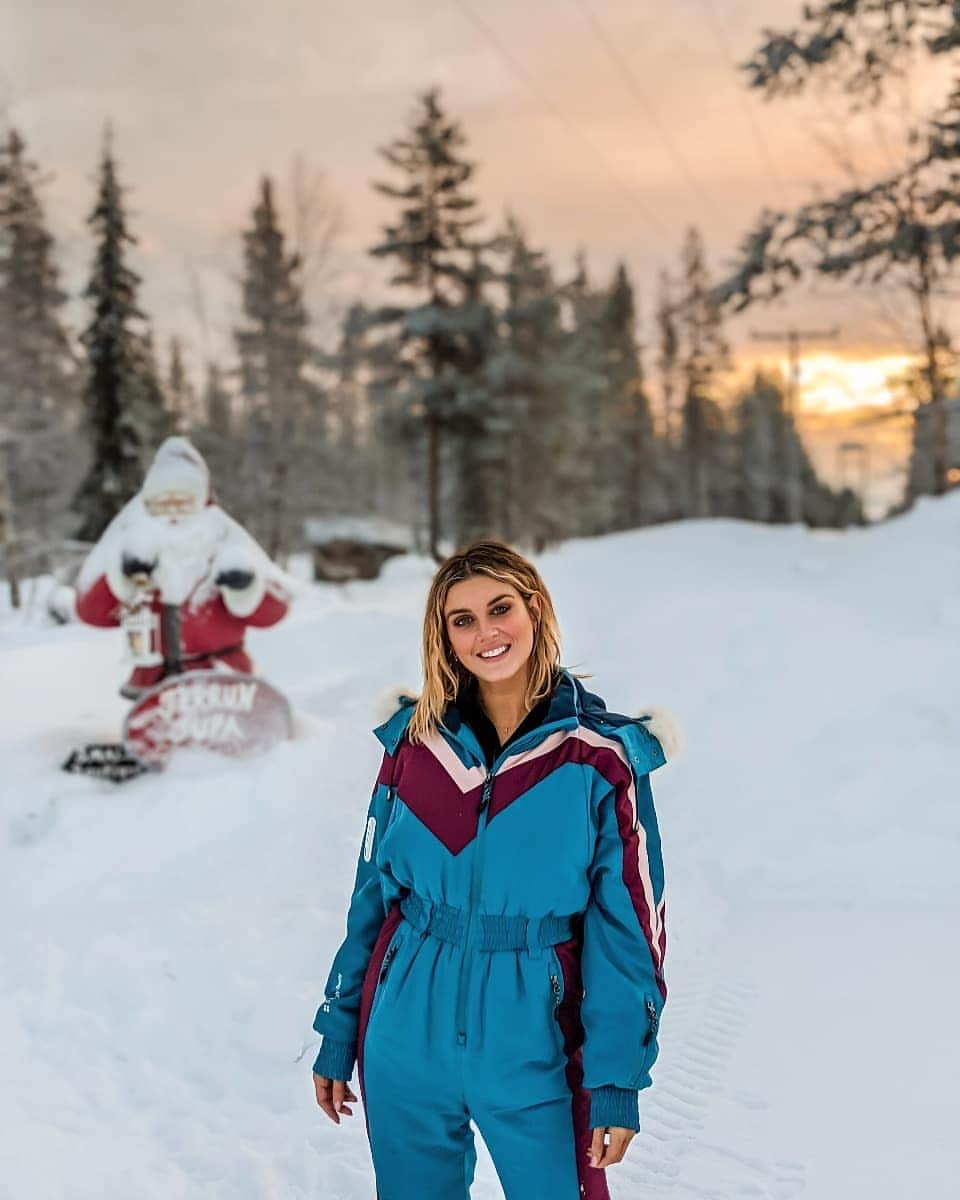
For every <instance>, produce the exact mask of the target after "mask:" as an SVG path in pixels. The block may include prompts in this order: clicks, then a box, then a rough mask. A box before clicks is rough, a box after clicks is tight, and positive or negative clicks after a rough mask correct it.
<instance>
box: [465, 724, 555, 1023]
mask: <svg viewBox="0 0 960 1200" xmlns="http://www.w3.org/2000/svg"><path fill="white" fill-rule="evenodd" d="M576 723H577V718H576V717H564V718H563V719H562V720H560V721H551V722H549V724H547V725H539V726H538V727H537V728H536V729H531V730H530V731H529V732H528V733H525V734H524V735H523V737H519V738H517V740H516V741H515V742H511V743H510V744H509V745H508V746H506V747H505V748H504V750H503V752H502V753H501V754H498V755H497V757H496V758H495V759H494V760H493V764H492V765H491V766H490V767H489V768H488V769H487V775H486V778H485V779H484V781H483V787H482V788H481V791H480V802H479V804H478V805H477V836H476V839H475V845H474V847H473V858H472V859H471V862H470V905H469V908H468V909H467V928H466V931H465V932H464V937H463V958H462V959H461V960H460V981H459V984H458V986H457V1025H456V1029H457V1044H458V1045H460V1046H465V1045H466V1044H467V1030H466V1023H467V971H468V968H469V965H470V961H471V951H472V949H473V947H472V945H471V934H472V932H473V914H474V911H475V910H476V907H477V903H478V901H479V898H480V897H479V891H480V874H481V867H482V865H483V835H484V832H485V830H486V828H487V820H488V818H489V816H490V795H491V793H492V791H493V777H494V775H495V774H496V773H497V769H498V768H499V767H500V765H501V764H502V763H503V762H505V761H506V760H507V759H508V758H509V757H510V756H511V755H514V754H517V753H518V751H519V750H521V749H526V744H527V743H529V744H530V745H531V746H533V745H537V743H539V742H540V741H542V740H543V738H544V737H545V736H547V735H548V734H551V733H553V732H554V730H555V729H567V728H571V729H572V728H573V726H574V725H576Z"/></svg>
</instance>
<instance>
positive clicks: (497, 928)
mask: <svg viewBox="0 0 960 1200" xmlns="http://www.w3.org/2000/svg"><path fill="white" fill-rule="evenodd" d="M400 911H401V912H402V913H403V916H404V918H405V919H406V920H407V921H408V922H409V923H410V925H411V926H412V927H413V928H414V929H415V930H416V931H417V932H418V933H421V934H424V935H426V934H430V935H431V937H435V938H439V940H440V941H442V942H450V943H452V944H453V945H455V946H458V945H460V944H461V943H462V942H463V940H464V937H465V936H466V931H467V914H466V913H465V912H464V910H463V909H462V908H454V907H452V906H451V905H449V904H440V903H437V904H435V903H432V902H431V901H429V900H425V899H424V898H423V897H422V896H418V895H417V894H416V893H415V892H409V893H408V894H407V895H406V896H404V897H403V899H402V900H401V901H400ZM576 916H577V914H576V913H573V914H571V915H570V916H563V917H558V916H555V915H554V914H553V913H548V914H547V916H545V917H540V918H537V917H521V916H493V915H491V914H489V913H480V914H479V939H478V943H477V949H478V950H489V951H494V950H529V949H533V948H537V949H542V948H544V947H547V946H555V945H556V944H557V943H558V942H565V941H566V940H567V939H568V938H570V937H572V936H573V932H574V930H573V921H574V918H575V917H576Z"/></svg>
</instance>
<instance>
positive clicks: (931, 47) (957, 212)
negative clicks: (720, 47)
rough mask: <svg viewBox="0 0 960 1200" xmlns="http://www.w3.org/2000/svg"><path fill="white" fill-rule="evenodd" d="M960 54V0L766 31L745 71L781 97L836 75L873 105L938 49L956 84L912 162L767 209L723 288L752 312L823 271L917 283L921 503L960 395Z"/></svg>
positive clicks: (878, 0) (935, 477)
mask: <svg viewBox="0 0 960 1200" xmlns="http://www.w3.org/2000/svg"><path fill="white" fill-rule="evenodd" d="M958 55H960V7H958V6H957V5H956V4H954V3H952V2H951V0H926V2H921V3H915V2H913V0H910V2H907V3H901V2H900V0H847V2H843V3H838V2H835V0H822V2H820V3H816V4H806V5H804V6H803V7H802V9H801V21H800V24H799V27H796V28H791V29H789V30H773V29H765V30H764V31H763V39H762V41H761V43H760V45H759V46H758V47H757V49H756V50H755V52H754V54H753V55H752V57H751V58H750V59H749V60H748V61H747V62H746V63H744V64H743V69H744V71H745V72H746V74H747V77H748V81H749V85H750V86H751V87H754V88H757V89H759V90H761V91H762V92H764V93H765V94H766V95H767V96H771V97H785V96H790V95H794V94H797V93H800V92H802V91H803V90H804V89H806V88H807V87H808V86H810V85H811V84H813V83H815V82H816V83H823V82H827V83H829V84H832V85H834V86H835V87H836V88H837V90H838V91H839V92H840V93H841V94H842V95H843V96H844V97H845V99H846V101H847V102H848V103H849V104H850V105H852V106H853V107H854V108H856V107H858V106H863V105H865V104H871V105H872V104H874V103H876V102H877V100H879V99H880V97H881V96H882V95H883V94H884V92H885V90H886V89H887V88H888V86H889V83H890V80H891V79H895V78H897V77H899V76H900V75H901V74H902V71H903V68H904V67H905V66H906V65H908V64H909V63H910V62H911V60H915V59H916V58H924V59H925V58H926V57H927V56H930V57H931V58H932V59H934V60H936V61H938V63H940V64H943V65H944V66H945V67H946V68H947V71H946V72H944V74H946V75H947V77H948V78H949V79H950V80H951V91H950V94H949V95H948V96H947V97H946V99H945V100H944V101H943V102H942V103H941V105H940V107H939V108H938V109H936V110H934V111H933V112H932V113H931V114H929V119H928V120H927V121H926V123H925V125H924V126H923V127H921V128H917V129H914V130H911V131H910V134H909V136H908V138H907V139H905V145H906V146H907V150H906V152H905V153H904V156H903V158H902V160H901V162H900V163H899V164H894V166H893V168H892V169H891V170H889V171H887V172H886V173H885V174H884V175H882V176H880V177H878V178H875V179H870V180H862V179H860V178H856V177H854V178H852V179H851V181H850V186H848V187H846V188H844V189H841V190H839V191H837V192H835V193H834V194H833V195H828V196H819V197H817V198H816V199H815V200H814V201H812V202H811V203H808V204H805V205H802V206H800V207H799V208H797V209H795V210H793V211H792V212H786V211H778V212H773V211H764V212H763V213H762V214H761V215H760V217H759V219H758V220H757V222H756V223H755V225H754V227H753V229H751V230H750V231H749V233H748V234H747V236H746V237H745V238H744V240H743V242H742V246H741V251H740V260H739V262H738V263H737V264H736V267H735V269H734V271H733V272H732V273H731V275H730V276H729V278H728V279H727V280H726V281H725V282H724V284H723V285H722V286H721V287H720V288H719V289H718V292H717V295H718V298H719V299H720V300H721V301H722V302H723V303H725V304H730V305H731V306H733V307H734V309H735V310H736V311H740V310H741V309H743V308H746V307H747V306H748V305H750V304H753V303H755V302H757V301H765V300H769V299H771V298H773V297H776V296H778V295H780V294H781V293H782V292H783V291H784V290H786V289H787V288H789V287H792V286H794V285H795V284H796V283H797V281H799V280H800V279H801V278H802V277H803V276H804V275H805V274H807V273H808V272H811V271H812V272H814V273H815V274H817V275H820V276H822V277H825V278H827V279H834V280H844V281H850V282H852V283H853V284H854V285H859V286H865V287H868V288H871V289H873V288H876V287H877V285H878V284H882V285H886V286H889V285H891V284H892V285H896V286H899V287H900V288H902V289H903V291H904V292H905V293H906V295H907V296H908V297H909V300H910V309H912V316H913V320H914V326H915V340H916V348H917V350H918V351H919V352H920V353H921V354H922V355H923V383H924V394H923V396H922V407H921V408H919V409H918V412H917V416H918V426H917V430H916V431H915V433H916V435H917V436H915V438H914V465H915V467H916V468H917V469H916V470H912V471H911V475H910V481H909V488H908V493H907V502H908V503H910V502H911V501H912V500H913V498H914V496H915V495H917V494H918V493H917V492H916V491H915V488H916V487H927V488H928V489H929V490H931V491H933V492H935V493H939V492H943V491H944V490H945V489H946V488H947V487H948V486H949V485H950V475H949V469H950V468H949V447H948V428H947V426H948V421H947V406H946V393H947V390H948V386H949V378H948V364H949V362H950V360H951V358H952V356H953V353H954V352H953V348H952V343H951V339H950V337H949V336H948V334H947V324H946V320H947V312H948V300H949V287H950V282H951V279H952V276H953V273H954V269H955V265H956V262H957V258H958V256H960V186H958V183H960V177H958V174H957V170H956V163H957V160H958V158H960V77H958V65H957V59H958ZM921 426H922V427H923V433H922V435H921V433H920V427H921ZM922 455H926V456H927V461H926V462H924V461H922V457H920V456H922Z"/></svg>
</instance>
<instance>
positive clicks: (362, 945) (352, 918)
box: [313, 751, 392, 1080]
mask: <svg viewBox="0 0 960 1200" xmlns="http://www.w3.org/2000/svg"><path fill="white" fill-rule="evenodd" d="M391 767H392V760H391V758H390V755H389V754H388V753H387V752H386V751H384V755H383V762H382V763H381V767H380V772H379V774H378V776H377V782H376V783H375V784H374V788H373V795H372V796H371V798H370V804H369V807H368V809H367V820H366V824H365V826H364V832H363V838H362V841H361V844H360V853H359V855H358V858H357V871H356V877H355V879H354V884H353V893H352V895H351V897H350V907H349V910H348V912H347V932H346V936H345V937H344V939H343V942H342V943H341V945H340V949H339V950H338V951H337V954H336V957H335V958H334V960H333V966H332V967H331V968H330V974H329V977H328V978H327V984H326V987H325V989H324V997H323V1000H322V1001H321V1003H320V1007H319V1008H318V1009H317V1015H316V1017H315V1018H314V1021H313V1028H314V1029H315V1030H316V1031H317V1033H320V1034H322V1035H323V1041H322V1042H321V1044H320V1053H319V1054H318V1055H317V1058H316V1061H315V1062H314V1064H313V1070H314V1072H315V1074H317V1075H326V1076H327V1078H329V1079H343V1080H349V1079H350V1076H351V1075H352V1074H353V1064H354V1061H355V1059H356V1054H357V1026H358V1024H359V1020H360V992H361V988H362V986H363V978H364V975H365V974H366V970H367V965H368V964H369V962H370V955H371V953H372V951H373V946H374V943H375V942H376V940H377V935H378V934H379V932H380V929H381V926H382V925H383V922H384V920H385V918H386V915H387V914H386V910H385V907H384V902H383V892H382V889H381V887H380V872H379V870H378V868H377V855H376V851H377V847H378V846H379V844H380V838H381V836H382V833H383V830H384V829H385V828H386V823H387V810H388V806H389V795H390V788H389V786H388V784H387V783H386V782H385V781H386V780H387V779H389V777H390V771H391Z"/></svg>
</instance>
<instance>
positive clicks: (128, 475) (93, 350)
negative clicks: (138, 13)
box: [76, 132, 169, 541]
mask: <svg viewBox="0 0 960 1200" xmlns="http://www.w3.org/2000/svg"><path fill="white" fill-rule="evenodd" d="M88 224H89V225H90V228H91V229H92V231H93V236H94V241H95V253H94V261H93V269H92V272H91V276H90V282H89V283H88V285H87V288H86V291H85V293H84V295H85V298H86V299H87V300H88V302H89V303H90V306H91V307H92V309H93V315H92V318H91V321H90V324H89V325H88V327H87V329H86V331H85V332H84V334H83V338H82V340H83V344H84V346H85V347H86V351H87V383H86V388H85V391H84V401H85V406H86V411H87V428H88V436H89V441H90V446H91V456H92V465H91V468H90V471H89V473H88V474H87V477H86V479H85V480H84V482H83V484H82V486H81V488H80V491H79V493H78V495H77V498H76V506H77V509H78V511H79V512H80V514H81V517H82V525H81V528H80V532H79V536H80V537H82V538H85V539H87V540H89V541H95V540H96V539H97V538H98V537H99V536H100V534H101V533H102V532H103V530H104V529H105V528H106V526H107V524H108V523H109V522H110V520H111V519H112V518H113V517H114V516H115V515H116V513H117V512H118V511H119V510H120V508H121V507H122V506H123V504H124V503H125V502H126V501H127V500H128V499H129V498H130V497H131V496H132V495H133V494H134V493H135V492H136V491H137V489H138V488H139V486H140V483H141V479H142V476H143V472H144V470H145V468H146V466H147V464H148V462H149V460H150V458H151V457H152V453H153V451H154V450H155V448H156V443H157V441H158V439H159V438H160V437H162V436H163V433H164V432H165V430H166V429H167V428H168V427H169V423H168V419H167V415H166V413H165V411H164V406H163V395H162V392H161V389H160V387H159V384H158V382H157V372H156V364H155V363H154V361H153V347H152V344H151V342H150V338H149V333H148V331H147V328H146V318H145V317H144V314H143V313H142V312H141V311H140V309H139V307H138V305H137V290H138V288H139V285H140V278H139V276H138V275H137V274H136V273H135V272H134V271H133V270H132V269H131V268H130V267H129V266H128V265H127V261H126V257H127V250H128V247H130V246H133V245H135V244H136V239H135V238H134V237H133V236H132V234H131V233H130V232H129V230H128V228H127V218H126V213H125V211H124V205H123V189H122V187H121V185H120V183H119V180H118V178H117V169H116V163H115V161H114V157H113V148H112V145H111V137H110V134H109V132H108V133H107V135H106V136H105V138H104V144H103V151H102V155H101V160H100V179H99V187H98V193H97V201H96V204H95V205H94V208H93V211H92V212H91V214H90V217H89V219H88Z"/></svg>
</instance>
